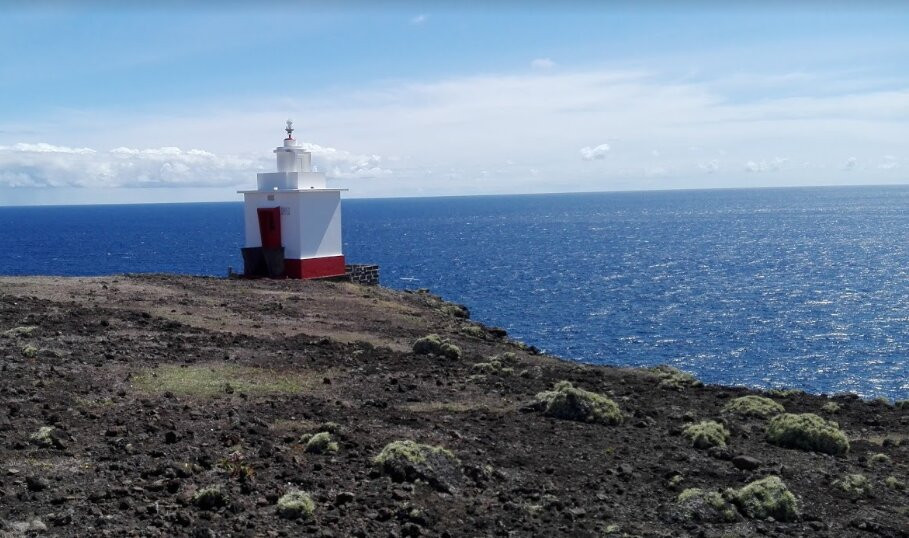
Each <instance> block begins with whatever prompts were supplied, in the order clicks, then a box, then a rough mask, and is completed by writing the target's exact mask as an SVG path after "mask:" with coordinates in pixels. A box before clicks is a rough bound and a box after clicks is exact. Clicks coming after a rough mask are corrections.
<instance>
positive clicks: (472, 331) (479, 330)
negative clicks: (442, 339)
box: [461, 325, 486, 340]
mask: <svg viewBox="0 0 909 538" xmlns="http://www.w3.org/2000/svg"><path fill="white" fill-rule="evenodd" d="M461 333H463V334H466V335H467V336H472V337H474V338H479V339H481V340H483V339H485V338H486V331H484V330H483V327H480V326H479V325H464V326H462V327H461Z"/></svg>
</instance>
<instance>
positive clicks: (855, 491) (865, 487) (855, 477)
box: [833, 473, 871, 499]
mask: <svg viewBox="0 0 909 538" xmlns="http://www.w3.org/2000/svg"><path fill="white" fill-rule="evenodd" d="M833 486H834V487H835V488H837V489H838V490H840V491H842V492H843V493H845V494H846V495H848V496H849V497H850V498H852V499H860V498H862V497H866V496H868V494H869V493H871V483H870V482H868V477H866V476H865V475H863V474H858V473H856V474H847V475H843V476H842V477H841V478H839V479H837V480H834V481H833Z"/></svg>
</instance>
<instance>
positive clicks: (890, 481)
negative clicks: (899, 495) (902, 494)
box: [884, 476, 906, 491]
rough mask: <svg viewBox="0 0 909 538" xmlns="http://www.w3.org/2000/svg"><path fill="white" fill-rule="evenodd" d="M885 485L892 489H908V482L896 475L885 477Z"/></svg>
mask: <svg viewBox="0 0 909 538" xmlns="http://www.w3.org/2000/svg"><path fill="white" fill-rule="evenodd" d="M884 485H885V486H887V487H888V488H890V489H895V490H899V491H902V490H904V489H906V483H905V482H903V481H902V480H900V479H898V478H897V477H895V476H888V477H887V478H885V479H884Z"/></svg>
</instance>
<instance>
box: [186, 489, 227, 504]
mask: <svg viewBox="0 0 909 538" xmlns="http://www.w3.org/2000/svg"><path fill="white" fill-rule="evenodd" d="M192 500H193V504H194V505H196V506H197V507H199V508H201V509H202V510H215V509H217V508H220V507H222V506H224V505H226V504H227V494H226V493H224V491H223V490H222V489H221V488H220V487H219V486H208V487H205V488H202V489H200V490H199V491H197V492H196V493H195V495H193V499H192Z"/></svg>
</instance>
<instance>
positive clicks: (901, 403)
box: [893, 400, 909, 409]
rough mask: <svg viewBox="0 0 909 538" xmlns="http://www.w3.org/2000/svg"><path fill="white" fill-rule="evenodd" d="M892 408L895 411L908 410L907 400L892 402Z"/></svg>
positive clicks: (908, 402)
mask: <svg viewBox="0 0 909 538" xmlns="http://www.w3.org/2000/svg"><path fill="white" fill-rule="evenodd" d="M893 407H896V408H897V409H909V400H897V401H895V402H893Z"/></svg>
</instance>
